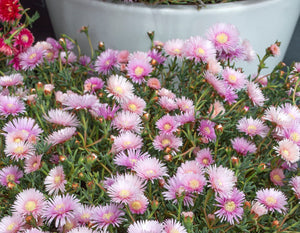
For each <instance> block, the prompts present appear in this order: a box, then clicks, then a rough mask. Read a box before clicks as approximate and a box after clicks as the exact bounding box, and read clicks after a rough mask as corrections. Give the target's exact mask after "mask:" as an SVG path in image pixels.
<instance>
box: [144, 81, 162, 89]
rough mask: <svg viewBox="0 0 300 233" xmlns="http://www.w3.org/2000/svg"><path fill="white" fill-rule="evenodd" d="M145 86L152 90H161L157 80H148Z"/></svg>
mask: <svg viewBox="0 0 300 233" xmlns="http://www.w3.org/2000/svg"><path fill="white" fill-rule="evenodd" d="M147 86H148V87H150V88H152V89H154V90H159V89H160V88H161V84H160V81H159V80H158V79H157V78H149V79H148V81H147Z"/></svg>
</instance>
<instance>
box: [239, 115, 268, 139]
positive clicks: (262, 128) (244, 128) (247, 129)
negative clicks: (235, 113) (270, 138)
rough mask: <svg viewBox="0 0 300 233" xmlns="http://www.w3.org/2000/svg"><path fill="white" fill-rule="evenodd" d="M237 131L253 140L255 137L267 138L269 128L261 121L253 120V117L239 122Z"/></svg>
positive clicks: (244, 118)
mask: <svg viewBox="0 0 300 233" xmlns="http://www.w3.org/2000/svg"><path fill="white" fill-rule="evenodd" d="M237 129H238V130H239V131H240V132H243V133H245V134H246V135H249V136H250V137H251V138H252V137H254V136H255V135H259V136H261V137H262V138H264V137H265V136H267V134H268V131H269V128H268V126H266V125H264V123H263V122H262V121H261V120H260V119H253V118H252V117H251V116H250V117H249V118H246V117H243V118H242V119H240V120H239V121H238V124H237Z"/></svg>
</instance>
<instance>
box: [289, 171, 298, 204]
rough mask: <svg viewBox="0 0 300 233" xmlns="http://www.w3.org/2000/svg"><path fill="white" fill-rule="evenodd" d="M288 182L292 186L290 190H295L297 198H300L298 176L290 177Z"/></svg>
mask: <svg viewBox="0 0 300 233" xmlns="http://www.w3.org/2000/svg"><path fill="white" fill-rule="evenodd" d="M289 184H290V185H291V186H292V190H293V191H294V192H295V194H296V196H297V198H298V199H300V176H295V177H293V178H291V180H290V182H289Z"/></svg>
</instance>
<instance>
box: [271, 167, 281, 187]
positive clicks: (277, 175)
mask: <svg viewBox="0 0 300 233" xmlns="http://www.w3.org/2000/svg"><path fill="white" fill-rule="evenodd" d="M284 178H285V176H284V174H283V169H281V168H275V169H273V170H272V171H271V172H270V179H271V181H272V182H273V184H275V185H279V186H283V185H284V183H283V179H284Z"/></svg>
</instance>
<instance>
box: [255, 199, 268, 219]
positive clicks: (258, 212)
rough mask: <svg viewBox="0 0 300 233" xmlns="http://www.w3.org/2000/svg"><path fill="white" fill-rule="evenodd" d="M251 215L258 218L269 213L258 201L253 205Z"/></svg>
mask: <svg viewBox="0 0 300 233" xmlns="http://www.w3.org/2000/svg"><path fill="white" fill-rule="evenodd" d="M251 213H254V214H255V215H256V216H257V217H260V216H262V215H265V214H267V213H268V209H267V208H266V207H265V206H264V205H263V204H261V203H260V202H258V201H256V202H254V204H252V207H251Z"/></svg>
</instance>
